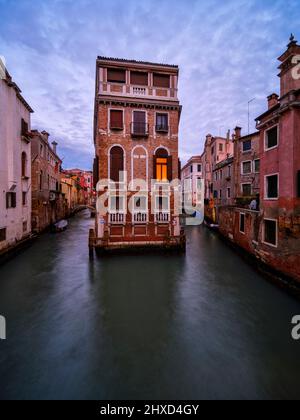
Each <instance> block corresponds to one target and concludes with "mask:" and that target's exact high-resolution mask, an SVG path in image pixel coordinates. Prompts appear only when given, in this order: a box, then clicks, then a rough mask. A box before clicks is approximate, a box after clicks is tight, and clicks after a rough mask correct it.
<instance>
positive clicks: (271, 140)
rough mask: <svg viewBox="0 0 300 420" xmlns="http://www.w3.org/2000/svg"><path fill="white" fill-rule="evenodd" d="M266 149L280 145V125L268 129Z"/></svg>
mask: <svg viewBox="0 0 300 420" xmlns="http://www.w3.org/2000/svg"><path fill="white" fill-rule="evenodd" d="M265 141H266V150H270V149H274V148H275V147H277V146H278V125H276V126H275V127H273V128H270V129H269V130H267V131H266V140H265Z"/></svg>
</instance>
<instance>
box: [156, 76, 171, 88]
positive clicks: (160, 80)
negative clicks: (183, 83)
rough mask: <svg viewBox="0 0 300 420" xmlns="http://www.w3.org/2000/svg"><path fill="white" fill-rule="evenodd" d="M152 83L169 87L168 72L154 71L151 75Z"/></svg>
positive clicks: (161, 86)
mask: <svg viewBox="0 0 300 420" xmlns="http://www.w3.org/2000/svg"><path fill="white" fill-rule="evenodd" d="M153 85H154V86H155V87H160V88H167V89H168V88H169V87H170V76H169V75H168V74H158V73H154V75H153Z"/></svg>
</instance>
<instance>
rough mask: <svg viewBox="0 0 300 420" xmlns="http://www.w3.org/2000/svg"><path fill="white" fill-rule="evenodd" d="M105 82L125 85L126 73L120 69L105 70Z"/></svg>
mask: <svg viewBox="0 0 300 420" xmlns="http://www.w3.org/2000/svg"><path fill="white" fill-rule="evenodd" d="M107 81H108V82H110V83H125V82H126V71H125V70H122V69H107Z"/></svg>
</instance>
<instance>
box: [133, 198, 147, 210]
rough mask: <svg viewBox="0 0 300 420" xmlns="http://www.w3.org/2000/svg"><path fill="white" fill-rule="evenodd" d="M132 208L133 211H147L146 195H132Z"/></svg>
mask: <svg viewBox="0 0 300 420" xmlns="http://www.w3.org/2000/svg"><path fill="white" fill-rule="evenodd" d="M134 210H135V211H147V197H146V196H141V197H134Z"/></svg>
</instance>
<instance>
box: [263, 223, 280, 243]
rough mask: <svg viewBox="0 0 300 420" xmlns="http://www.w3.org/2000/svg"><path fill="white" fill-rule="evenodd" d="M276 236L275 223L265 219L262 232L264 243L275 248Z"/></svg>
mask: <svg viewBox="0 0 300 420" xmlns="http://www.w3.org/2000/svg"><path fill="white" fill-rule="evenodd" d="M277 235H278V232H277V221H276V220H269V219H265V220H264V232H263V236H264V238H263V241H264V243H266V244H268V245H272V246H275V247H277Z"/></svg>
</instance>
